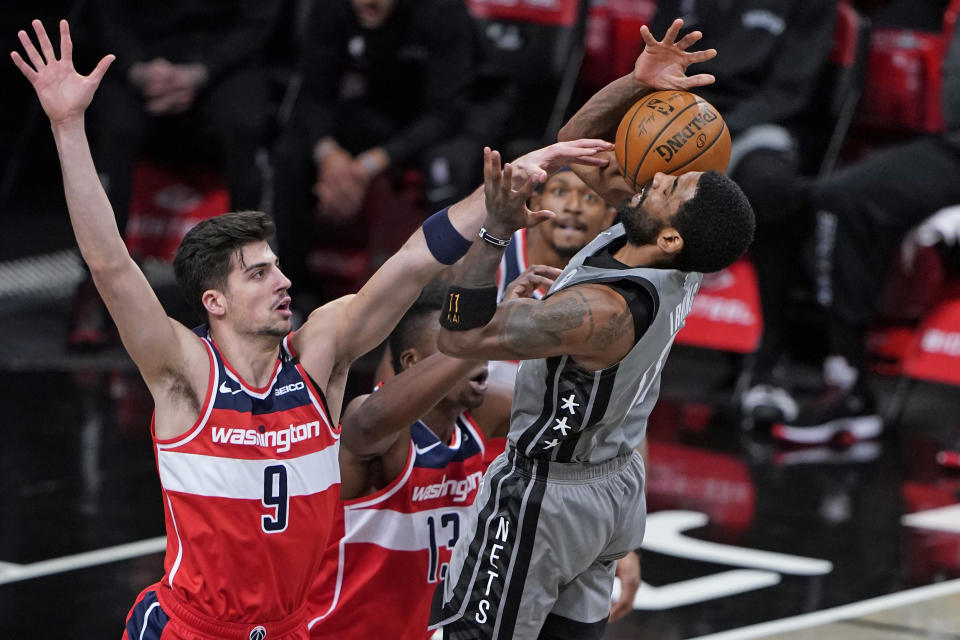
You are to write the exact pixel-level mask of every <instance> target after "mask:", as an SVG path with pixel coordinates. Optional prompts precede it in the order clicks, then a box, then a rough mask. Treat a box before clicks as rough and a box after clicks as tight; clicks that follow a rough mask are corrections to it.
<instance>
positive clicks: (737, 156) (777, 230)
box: [652, 0, 837, 379]
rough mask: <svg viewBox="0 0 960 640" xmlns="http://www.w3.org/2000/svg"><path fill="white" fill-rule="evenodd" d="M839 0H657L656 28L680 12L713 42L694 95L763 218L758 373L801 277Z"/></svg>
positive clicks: (778, 337)
mask: <svg viewBox="0 0 960 640" xmlns="http://www.w3.org/2000/svg"><path fill="white" fill-rule="evenodd" d="M836 11H837V9H836V0H660V1H659V2H658V3H657V14H656V16H655V18H654V20H653V25H652V31H653V33H655V34H662V33H664V32H665V31H666V29H667V27H669V25H670V23H671V22H672V21H673V20H674V18H676V17H678V16H679V17H681V18H683V20H684V26H683V31H682V32H681V33H682V34H685V33H688V32H690V31H694V30H697V29H699V30H700V31H701V32H702V33H703V38H702V39H701V40H700V41H699V42H698V43H697V44H696V45H695V48H697V49H708V48H715V49H717V52H718V55H717V57H716V58H714V59H713V60H708V61H707V62H704V63H698V64H697V65H695V66H694V67H693V68H692V69H691V72H692V73H710V74H713V75H714V76H715V77H716V83H715V84H712V85H709V86H706V87H698V88H697V89H695V90H694V92H695V93H697V94H698V95H700V96H702V97H703V98H705V99H706V100H707V101H709V102H710V103H711V104H713V105H714V106H715V107H717V109H719V111H720V113H721V114H722V115H723V118H724V121H725V122H726V123H727V125H728V126H729V127H730V133H731V135H732V143H733V148H732V154H731V166H730V168H729V171H728V173H729V175H730V177H731V178H732V179H733V180H735V181H736V182H737V184H738V185H739V186H740V188H741V189H743V192H744V194H746V196H747V198H748V199H749V200H750V204H751V205H752V206H753V209H754V211H755V212H756V216H757V229H756V234H755V236H754V242H753V246H752V248H751V250H750V255H751V258H752V259H753V262H754V264H755V265H756V267H757V280H758V286H759V289H760V303H761V308H762V312H763V318H764V334H763V338H762V340H761V344H760V348H759V350H758V352H757V354H756V358H755V361H754V363H753V369H754V372H755V377H756V378H759V379H763V378H766V377H768V376H769V375H771V374H772V371H773V370H774V367H775V365H776V364H777V362H778V360H779V359H780V354H781V353H782V351H783V346H784V345H783V343H784V333H783V332H784V327H785V324H786V321H787V316H786V314H787V312H788V309H787V295H786V293H787V291H789V289H790V288H791V286H792V285H793V284H795V281H796V279H797V273H798V270H797V269H796V265H797V264H798V263H799V258H800V253H801V251H800V249H801V244H800V242H801V239H802V238H806V237H808V236H809V228H810V227H811V225H810V224H809V222H808V220H807V219H806V218H804V217H803V215H802V214H803V212H804V211H805V208H806V205H807V200H806V199H807V185H806V181H805V180H804V179H803V178H802V177H801V172H802V170H803V167H804V166H805V165H807V164H809V162H808V161H806V160H807V159H805V158H804V157H802V155H801V152H803V151H804V150H805V149H806V147H807V145H806V144H804V142H806V140H805V138H806V136H805V126H806V123H807V122H809V121H810V120H814V121H816V122H818V123H820V122H822V120H823V118H822V117H821V118H817V117H814V118H811V114H813V115H817V114H815V113H814V112H815V111H816V110H817V109H822V108H824V106H822V105H819V104H815V103H814V101H815V97H816V93H817V89H818V87H819V84H820V80H821V76H822V74H823V72H824V68H825V64H826V62H827V60H828V57H829V54H830V49H831V46H832V43H833V32H834V25H835V22H836Z"/></svg>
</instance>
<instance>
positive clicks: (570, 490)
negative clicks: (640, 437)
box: [430, 445, 646, 640]
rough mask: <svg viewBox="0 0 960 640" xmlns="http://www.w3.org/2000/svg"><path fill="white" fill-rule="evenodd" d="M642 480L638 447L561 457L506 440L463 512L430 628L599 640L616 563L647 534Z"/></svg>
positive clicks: (449, 634) (467, 636)
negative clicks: (527, 453)
mask: <svg viewBox="0 0 960 640" xmlns="http://www.w3.org/2000/svg"><path fill="white" fill-rule="evenodd" d="M643 483H644V469H643V460H642V459H641V458H640V455H639V454H637V453H635V452H633V453H630V454H624V455H621V456H619V457H616V458H613V459H611V460H607V461H605V462H601V463H596V464H593V463H560V462H550V461H546V460H539V459H533V458H527V457H524V456H523V455H521V454H519V453H517V450H516V449H515V448H514V447H513V445H510V446H508V448H507V450H506V452H504V453H503V454H502V455H501V456H500V457H499V458H497V459H496V460H494V462H493V464H491V465H490V468H489V469H487V472H486V474H484V478H483V482H482V484H481V487H480V491H479V492H478V494H477V498H476V501H475V502H474V503H473V506H472V507H471V509H470V511H469V512H468V514H467V516H466V518H465V522H464V525H463V531H462V535H461V536H460V538H459V539H458V540H457V543H456V546H455V547H454V550H453V555H452V557H451V560H450V565H449V568H448V570H447V574H446V578H445V581H444V583H443V585H441V586H439V587H438V588H437V591H436V593H435V594H434V599H433V606H432V608H431V612H430V628H431V629H436V628H438V627H441V626H442V627H443V628H444V638H448V639H452V640H478V639H481V638H483V639H486V638H503V639H504V640H506V639H509V638H517V639H521V640H522V639H527V638H528V639H530V640H534V639H535V638H538V637H544V638H546V637H549V638H577V639H578V640H589V639H591V638H601V637H602V636H603V630H604V627H605V625H606V621H607V617H608V615H609V613H610V597H611V593H612V590H613V576H614V570H615V568H616V561H617V560H618V559H619V558H621V557H623V556H624V555H625V554H627V553H628V552H629V551H632V550H634V549H636V548H638V547H639V546H640V543H641V542H642V541H643V531H644V526H645V524H646V500H645V498H644V491H643ZM541 632H542V633H543V636H541V635H540V634H541Z"/></svg>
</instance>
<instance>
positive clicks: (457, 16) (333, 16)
mask: <svg viewBox="0 0 960 640" xmlns="http://www.w3.org/2000/svg"><path fill="white" fill-rule="evenodd" d="M478 51H479V50H478V41H477V34H476V33H475V27H474V25H473V22H472V19H471V18H470V15H469V14H468V13H467V9H466V6H465V5H464V2H463V0H325V1H324V2H316V3H315V4H314V10H313V12H312V16H311V18H310V21H309V24H308V27H307V32H306V44H305V49H304V52H303V59H302V64H301V73H302V78H303V85H302V88H301V92H300V95H299V98H298V100H297V105H296V107H295V109H294V113H293V116H292V118H291V121H290V123H289V125H288V127H287V129H286V131H285V132H284V133H283V134H282V135H281V138H280V140H279V141H278V143H277V145H276V147H275V153H274V156H275V157H274V168H275V171H274V173H275V193H274V215H275V217H276V219H277V240H278V243H279V245H280V255H281V256H283V258H284V260H285V269H286V270H287V271H288V272H289V273H290V274H291V277H293V278H296V281H298V282H304V283H307V282H309V278H306V277H304V276H306V273H305V272H306V270H307V256H308V254H309V252H310V250H311V248H312V247H313V246H314V245H315V244H316V243H317V240H318V238H320V237H322V238H323V239H324V240H325V242H326V243H327V244H331V243H339V244H340V245H343V244H344V243H347V244H349V243H351V242H354V243H356V242H360V243H361V244H362V243H363V241H364V237H361V238H359V240H358V239H357V238H356V236H357V235H360V236H366V234H368V233H370V232H375V231H377V230H378V229H381V228H382V227H384V226H393V227H396V228H401V227H403V225H404V224H408V223H412V225H413V226H412V227H411V228H410V230H411V231H412V229H413V228H414V227H416V225H417V224H419V220H414V221H407V220H403V219H402V217H403V214H402V213H401V211H400V210H399V209H400V207H399V206H397V205H398V204H399V203H397V202H395V201H388V202H386V203H384V205H385V207H384V208H386V209H388V210H384V211H376V212H366V211H365V214H366V215H364V216H363V217H362V218H358V213H359V212H360V211H361V208H362V207H363V205H364V200H365V198H366V197H367V195H368V193H369V191H370V188H371V184H372V182H373V181H374V179H375V178H376V177H377V176H379V175H381V174H384V172H388V171H389V173H388V174H387V175H390V174H393V173H394V171H392V170H394V169H404V168H407V167H418V168H420V169H421V170H422V171H423V174H424V176H425V180H426V184H425V192H426V197H427V205H428V206H429V207H431V208H439V207H440V206H443V205H445V204H449V203H451V202H453V201H455V200H456V199H457V198H459V197H461V196H463V195H464V194H466V193H467V192H468V191H469V190H470V189H471V188H473V187H474V186H475V185H474V183H475V182H476V175H475V173H476V172H475V171H469V170H460V167H461V164H462V159H463V158H464V157H465V156H467V155H469V154H473V155H475V156H477V157H479V155H480V149H479V148H474V146H473V145H469V148H466V149H463V148H460V147H459V146H458V145H457V144H455V143H454V144H449V143H447V142H446V141H447V140H448V139H449V138H451V137H452V136H453V134H454V133H456V132H458V129H459V127H460V126H461V125H462V123H463V120H464V117H465V114H466V110H467V101H468V97H469V90H470V87H471V81H472V77H473V73H474V69H475V66H476V61H477V56H478ZM475 164H476V163H472V164H470V165H469V166H470V167H472V166H474V165H475ZM388 200H392V199H391V198H388ZM403 237H405V236H404V235H403V234H397V239H398V240H399V241H400V242H402V240H403ZM398 246H399V245H398ZM393 249H395V247H393V248H384V251H385V252H386V254H387V255H388V254H389V252H392V250H393ZM375 266H376V265H375V264H373V265H371V267H370V268H373V267H375ZM301 299H303V297H302V296H301Z"/></svg>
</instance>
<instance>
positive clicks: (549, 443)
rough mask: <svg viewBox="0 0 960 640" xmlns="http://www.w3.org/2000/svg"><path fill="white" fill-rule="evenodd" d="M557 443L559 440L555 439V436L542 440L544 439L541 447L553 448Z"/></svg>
mask: <svg viewBox="0 0 960 640" xmlns="http://www.w3.org/2000/svg"><path fill="white" fill-rule="evenodd" d="M558 444H560V441H559V440H557V439H556V438H554V439H553V440H544V441H543V448H544V449H553V448H554V447H555V446H557V445H558Z"/></svg>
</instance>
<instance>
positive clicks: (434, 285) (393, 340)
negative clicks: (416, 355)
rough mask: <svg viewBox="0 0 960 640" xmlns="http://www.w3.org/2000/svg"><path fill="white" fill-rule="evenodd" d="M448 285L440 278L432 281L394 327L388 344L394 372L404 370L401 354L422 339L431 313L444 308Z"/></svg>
mask: <svg viewBox="0 0 960 640" xmlns="http://www.w3.org/2000/svg"><path fill="white" fill-rule="evenodd" d="M448 285H449V283H447V282H441V281H438V280H434V281H433V282H430V283H429V284H428V285H427V286H425V287H424V288H423V291H421V292H420V296H419V297H418V298H417V299H416V300H415V301H414V303H413V305H411V307H410V308H409V309H407V312H406V313H405V314H403V317H402V318H400V322H398V323H397V326H396V327H394V329H393V333H391V334H390V337H389V338H388V339H387V345H388V347H389V348H390V366H392V367H393V372H394V373H400V372H401V371H403V364H402V363H401V362H400V356H401V355H402V354H403V352H404V351H405V350H407V349H409V348H410V347H411V346H413V345H414V344H415V343H416V342H417V340H419V339H420V334H422V333H423V330H424V329H425V328H426V327H427V320H428V319H429V317H430V314H431V313H433V312H435V311H440V310H441V309H443V303H444V302H446V299H447V287H448Z"/></svg>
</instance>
